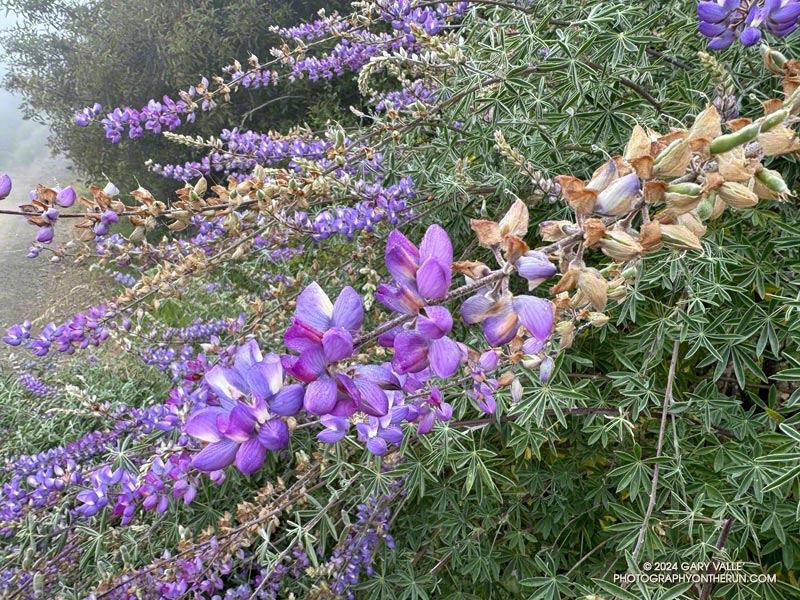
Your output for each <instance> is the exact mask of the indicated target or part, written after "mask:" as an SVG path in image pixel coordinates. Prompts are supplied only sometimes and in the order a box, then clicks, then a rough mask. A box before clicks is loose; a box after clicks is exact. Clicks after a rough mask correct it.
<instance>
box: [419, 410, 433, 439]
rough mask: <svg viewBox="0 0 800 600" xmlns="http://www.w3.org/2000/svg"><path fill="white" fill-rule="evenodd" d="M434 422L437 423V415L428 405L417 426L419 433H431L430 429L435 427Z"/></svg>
mask: <svg viewBox="0 0 800 600" xmlns="http://www.w3.org/2000/svg"><path fill="white" fill-rule="evenodd" d="M434 423H436V415H435V414H434V412H433V411H432V410H431V409H430V407H426V412H425V414H424V415H423V417H422V419H421V420H420V422H419V425H418V426H417V433H418V434H419V435H425V434H426V433H430V431H431V430H432V429H433V424H434Z"/></svg>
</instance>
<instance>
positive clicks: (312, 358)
mask: <svg viewBox="0 0 800 600" xmlns="http://www.w3.org/2000/svg"><path fill="white" fill-rule="evenodd" d="M327 366H328V361H327V360H326V358H325V352H324V351H323V350H322V348H320V347H314V348H309V349H308V350H305V351H303V352H301V353H300V356H299V357H298V359H297V361H296V362H295V363H294V365H293V366H292V367H291V370H290V373H291V374H292V375H294V376H295V377H297V378H298V379H299V380H300V381H306V382H307V381H314V380H315V379H317V378H318V377H319V376H320V375H322V374H323V373H324V372H325V368H326V367H327Z"/></svg>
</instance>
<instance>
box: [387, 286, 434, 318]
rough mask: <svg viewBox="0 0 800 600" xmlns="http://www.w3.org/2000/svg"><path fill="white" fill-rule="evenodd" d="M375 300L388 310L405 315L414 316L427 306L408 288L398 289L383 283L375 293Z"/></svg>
mask: <svg viewBox="0 0 800 600" xmlns="http://www.w3.org/2000/svg"><path fill="white" fill-rule="evenodd" d="M375 298H376V299H377V300H378V302H380V303H381V304H383V305H384V306H385V307H386V308H388V309H390V310H393V311H394V312H398V313H402V314H405V315H413V314H416V312H417V311H418V310H419V309H420V308H422V307H423V306H424V305H425V304H424V302H423V301H422V299H421V298H419V297H418V296H417V295H416V294H415V293H414V292H413V291H411V290H410V289H408V288H403V289H398V288H395V287H392V286H390V285H386V284H385V283H382V284H381V285H379V286H378V289H377V290H376V291H375Z"/></svg>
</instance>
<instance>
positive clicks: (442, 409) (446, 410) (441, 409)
mask: <svg viewBox="0 0 800 600" xmlns="http://www.w3.org/2000/svg"><path fill="white" fill-rule="evenodd" d="M436 416H437V417H438V418H439V420H441V421H449V420H450V419H451V418H452V417H453V407H452V406H450V404H449V403H448V402H442V404H440V405H439V406H438V407H437V408H436Z"/></svg>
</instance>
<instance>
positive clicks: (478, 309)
mask: <svg viewBox="0 0 800 600" xmlns="http://www.w3.org/2000/svg"><path fill="white" fill-rule="evenodd" d="M494 304H495V303H494V301H493V300H491V299H490V298H487V297H486V296H484V295H483V294H478V295H477V296H470V297H469V298H467V299H466V300H464V303H463V304H462V305H461V318H462V319H464V322H465V323H468V324H469V325H472V324H474V323H480V322H481V321H483V320H485V319H486V318H487V317H488V316H489V314H490V312H491V310H492V307H493V306H494Z"/></svg>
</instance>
